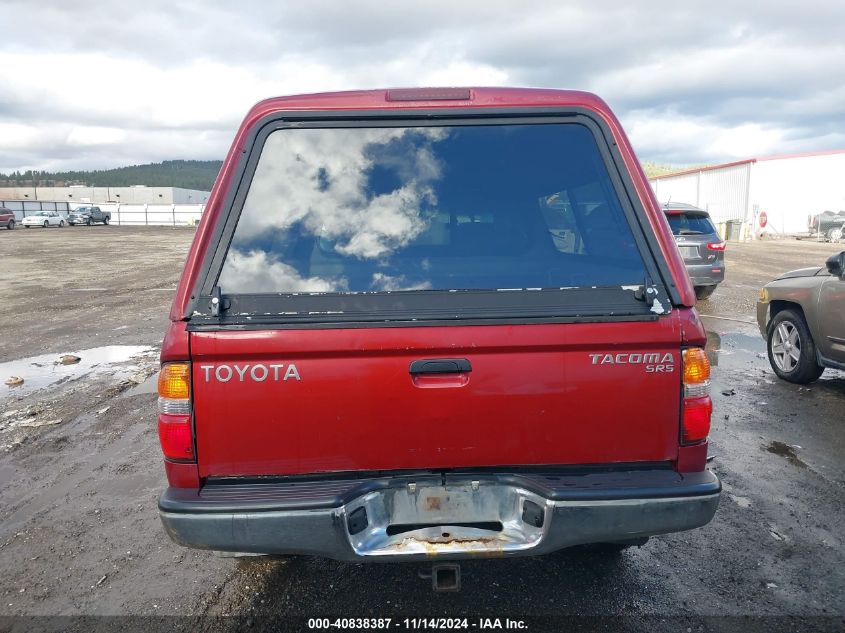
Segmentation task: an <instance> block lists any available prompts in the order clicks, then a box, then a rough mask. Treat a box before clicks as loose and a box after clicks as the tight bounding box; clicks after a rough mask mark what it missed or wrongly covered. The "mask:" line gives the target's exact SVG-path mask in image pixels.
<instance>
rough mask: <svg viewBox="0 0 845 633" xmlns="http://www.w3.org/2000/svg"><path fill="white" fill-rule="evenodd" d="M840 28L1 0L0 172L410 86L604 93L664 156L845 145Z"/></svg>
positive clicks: (407, 7)
mask: <svg viewBox="0 0 845 633" xmlns="http://www.w3.org/2000/svg"><path fill="white" fill-rule="evenodd" d="M843 23H845V3H843V2H841V1H833V0H809V1H808V2H805V3H804V4H802V6H801V10H800V11H799V10H796V8H795V7H794V6H792V5H783V6H780V5H777V4H776V3H775V4H772V3H771V2H757V1H753V2H743V3H735V2H730V1H729V0H713V1H712V2H709V3H707V4H706V5H702V4H701V3H698V4H694V5H693V4H689V3H679V2H672V1H670V0H653V1H652V2H648V3H645V2H641V3H627V4H624V5H620V4H619V3H618V2H609V1H597V0H572V1H569V2H567V3H564V4H557V5H556V4H554V3H548V2H541V1H539V0H524V1H522V2H519V3H517V2H515V1H514V2H510V1H507V0H488V1H486V2H482V1H481V0H476V1H467V2H453V1H447V0H431V1H430V2H426V3H384V2H383V1H381V0H362V1H361V2H354V3H337V2H327V1H323V0H319V1H315V2H308V3H296V2H292V1H287V2H266V1H262V0H241V1H240V2H238V3H231V2H224V1H222V0H219V1H212V0H209V1H203V2H200V0H184V1H183V2H179V3H173V2H171V1H169V0H147V2H145V3H143V4H138V3H131V2H120V1H118V2H112V3H107V4H103V3H102V2H94V1H93V0H43V1H41V2H38V3H36V4H32V3H31V2H25V1H23V0H5V1H4V2H2V3H0V24H3V25H4V27H5V28H4V31H3V37H2V38H0V60H1V61H2V63H0V86H2V90H0V170H10V169H26V168H36V169H59V168H63V167H66V168H89V167H107V166H112V165H117V164H125V163H126V162H127V161H135V162H145V161H149V160H163V159H169V158H212V157H214V158H221V157H222V156H223V155H224V154H225V152H226V150H227V148H228V144H229V143H230V141H231V138H232V136H233V134H234V131H235V129H236V128H237V125H238V123H239V122H240V120H241V118H242V117H243V115H244V114H245V113H246V111H247V109H248V108H249V106H250V105H251V104H252V103H254V102H256V101H258V100H260V99H263V98H265V97H268V96H273V95H279V94H294V93H301V92H316V91H330V90H342V89H354V88H374V87H386V86H412V85H460V84H463V85H485V84H486V85H503V84H507V85H530V86H544V87H561V88H578V89H592V90H595V91H596V92H598V93H599V94H600V95H601V96H603V97H604V98H605V99H606V100H607V101H608V102H609V103H610V104H611V105H612V106H614V108H615V109H616V111H617V114H618V115H619V117H620V119H621V120H622V122H623V124H624V125H625V126H626V127H628V128H630V129H631V130H634V129H635V128H636V129H637V130H638V131H636V132H632V136H633V137H635V145H636V149H637V150H638V153H639V154H640V155H641V157H643V158H649V159H656V160H672V161H679V162H697V161H702V160H704V161H718V160H723V159H727V158H729V157H731V156H735V155H739V156H748V155H752V154H754V153H757V152H758V151H759V149H760V148H767V147H774V148H775V149H777V147H778V144H779V143H781V142H783V143H785V144H786V145H788V146H790V147H794V148H801V149H827V148H832V147H837V146H838V147H841V146H842V143H843V133H842V131H841V118H842V112H843V111H845V43H843V41H842V38H841V32H840V31H841V26H842V24H843ZM647 118H650V119H652V120H653V121H654V123H652V124H648V123H647V122H646V121H645V119H647ZM661 127H663V128H665V130H667V131H668V130H672V131H674V132H676V133H678V134H680V136H679V137H678V138H679V139H680V138H683V139H688V140H689V141H690V142H695V143H697V144H696V145H695V146H689V145H688V146H687V150H686V151H687V154H684V153H683V151H684V149H683V147H682V146H681V145H680V144H679V142H678V139H672V138H663V139H659V140H656V137H657V136H660V135H661ZM92 128H102V129H103V130H102V131H101V132H93V131H91V129H92ZM74 130H76V131H74ZM86 130H87V131H86ZM105 130H109V131H108V132H106V131H105ZM642 130H647V132H648V133H647V134H645V133H643V132H642ZM119 131H122V132H123V133H124V134H125V136H124V137H120V136H119V134H118V132H119ZM2 132H6V133H2ZM663 136H667V135H666V134H665V133H664V134H663ZM719 138H724V139H726V140H725V142H720V141H717V140H714V139H719ZM644 139H645V141H646V142H644ZM702 139H703V140H704V141H705V142H703V143H702V142H701V141H702ZM80 142H82V145H80V144H79V143H80ZM661 148H668V150H664V149H661Z"/></svg>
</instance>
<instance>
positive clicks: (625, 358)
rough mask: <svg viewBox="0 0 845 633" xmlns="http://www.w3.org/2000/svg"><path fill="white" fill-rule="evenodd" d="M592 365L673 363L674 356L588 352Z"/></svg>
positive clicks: (668, 353)
mask: <svg viewBox="0 0 845 633" xmlns="http://www.w3.org/2000/svg"><path fill="white" fill-rule="evenodd" d="M590 359H591V360H592V363H593V365H651V364H655V363H660V364H664V365H665V364H667V363H674V362H675V357H674V356H673V355H672V354H671V353H670V352H666V353H665V354H659V353H650V354H590Z"/></svg>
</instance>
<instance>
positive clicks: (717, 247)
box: [707, 240, 728, 251]
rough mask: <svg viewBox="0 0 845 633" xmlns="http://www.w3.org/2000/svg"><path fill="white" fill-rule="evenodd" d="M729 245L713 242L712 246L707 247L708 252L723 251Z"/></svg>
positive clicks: (723, 242) (722, 242)
mask: <svg viewBox="0 0 845 633" xmlns="http://www.w3.org/2000/svg"><path fill="white" fill-rule="evenodd" d="M727 245H728V243H727V242H725V241H724V240H722V241H721V242H713V243H712V244H708V245H707V250H708V251H723V250H725V247H726V246H727Z"/></svg>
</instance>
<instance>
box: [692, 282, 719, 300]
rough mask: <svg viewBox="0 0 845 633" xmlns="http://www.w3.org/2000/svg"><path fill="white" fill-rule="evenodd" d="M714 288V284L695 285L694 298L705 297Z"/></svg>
mask: <svg viewBox="0 0 845 633" xmlns="http://www.w3.org/2000/svg"><path fill="white" fill-rule="evenodd" d="M715 290H716V285H715V284H714V285H712V286H696V287H695V298H696V299H707V298H709V297H710V295H712V294H713V292H714V291H715Z"/></svg>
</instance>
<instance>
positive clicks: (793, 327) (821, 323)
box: [757, 251, 845, 384]
mask: <svg viewBox="0 0 845 633" xmlns="http://www.w3.org/2000/svg"><path fill="white" fill-rule="evenodd" d="M757 324H758V325H759V327H760V333H761V334H762V335H763V338H765V339H766V347H767V349H768V352H769V363H771V365H772V369H773V370H774V372H775V373H776V374H777V375H778V376H779V377H780V378H783V379H784V380H788V381H789V382H795V383H798V384H806V383H808V382H812V381H814V380H816V379H817V378H818V377H819V376H821V375H822V372H824V369H825V367H833V368H836V369H845V251H842V252H841V253H838V254H836V255H833V256H831V257H830V258H829V259H828V260H827V262H826V264H825V267H824V268H820V267H818V266H813V267H811V268H802V269H799V270H793V271H790V272H788V273H784V274H783V275H781V276H780V277H778V278H777V279H775V280H774V281H771V282H769V283H768V284H766V285H765V286H763V288H762V289H761V290H760V298H759V300H758V301H757Z"/></svg>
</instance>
